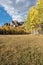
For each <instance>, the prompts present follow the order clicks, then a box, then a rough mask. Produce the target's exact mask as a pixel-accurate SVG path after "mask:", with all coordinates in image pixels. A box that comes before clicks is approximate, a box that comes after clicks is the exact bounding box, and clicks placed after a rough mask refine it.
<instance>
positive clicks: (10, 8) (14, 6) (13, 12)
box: [0, 0, 32, 21]
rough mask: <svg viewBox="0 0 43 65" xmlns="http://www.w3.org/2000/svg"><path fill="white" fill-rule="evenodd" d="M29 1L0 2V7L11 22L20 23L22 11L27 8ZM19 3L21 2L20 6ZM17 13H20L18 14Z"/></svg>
mask: <svg viewBox="0 0 43 65" xmlns="http://www.w3.org/2000/svg"><path fill="white" fill-rule="evenodd" d="M29 1H30V0H0V5H2V6H3V7H4V9H5V10H6V11H7V13H8V14H9V15H10V16H11V17H12V19H13V20H18V21H21V20H23V16H22V15H23V13H24V11H25V10H26V9H28V8H29V5H30V4H29ZM19 2H21V4H20V3H19ZM22 3H23V4H22ZM31 4H32V3H31ZM18 11H20V12H21V13H18Z"/></svg>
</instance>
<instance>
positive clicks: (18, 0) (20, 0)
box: [16, 0, 25, 3]
mask: <svg viewBox="0 0 43 65" xmlns="http://www.w3.org/2000/svg"><path fill="white" fill-rule="evenodd" d="M24 1H25V0H16V3H18V2H24Z"/></svg>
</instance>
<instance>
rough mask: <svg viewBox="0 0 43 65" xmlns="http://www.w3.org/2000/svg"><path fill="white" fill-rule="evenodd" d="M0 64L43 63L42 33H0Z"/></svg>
mask: <svg viewBox="0 0 43 65" xmlns="http://www.w3.org/2000/svg"><path fill="white" fill-rule="evenodd" d="M0 65H43V35H0Z"/></svg>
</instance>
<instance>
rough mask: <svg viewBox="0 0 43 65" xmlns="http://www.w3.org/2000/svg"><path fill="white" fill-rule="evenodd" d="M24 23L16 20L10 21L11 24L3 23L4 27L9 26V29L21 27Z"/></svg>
mask: <svg viewBox="0 0 43 65" xmlns="http://www.w3.org/2000/svg"><path fill="white" fill-rule="evenodd" d="M24 23H25V22H24V21H22V22H18V21H17V20H15V21H12V22H11V23H5V24H4V25H7V26H11V27H18V26H22V25H23V24H24Z"/></svg>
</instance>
